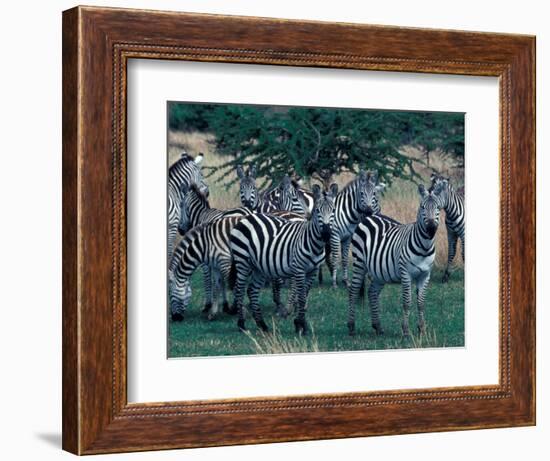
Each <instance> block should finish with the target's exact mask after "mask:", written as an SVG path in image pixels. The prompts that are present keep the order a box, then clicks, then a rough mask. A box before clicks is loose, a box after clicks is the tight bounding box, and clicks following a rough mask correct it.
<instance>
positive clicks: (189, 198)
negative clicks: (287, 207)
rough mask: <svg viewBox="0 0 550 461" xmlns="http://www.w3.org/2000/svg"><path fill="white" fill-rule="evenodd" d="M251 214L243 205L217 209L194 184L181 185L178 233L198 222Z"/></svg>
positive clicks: (185, 230) (187, 229) (196, 224)
mask: <svg viewBox="0 0 550 461" xmlns="http://www.w3.org/2000/svg"><path fill="white" fill-rule="evenodd" d="M250 214H253V212H252V211H251V210H249V209H248V208H245V207H240V208H230V209H228V210H219V209H217V208H211V207H210V203H209V202H208V198H207V197H206V196H205V195H204V194H203V193H202V192H201V191H200V190H199V189H198V188H197V187H196V186H195V185H191V186H190V187H187V186H185V185H184V186H182V188H181V204H180V219H179V224H178V230H179V233H180V234H182V235H184V234H185V233H186V232H187V231H189V230H190V229H192V228H193V227H195V226H198V225H199V224H206V223H209V222H212V221H215V220H217V219H220V218H227V217H230V216H248V215H250Z"/></svg>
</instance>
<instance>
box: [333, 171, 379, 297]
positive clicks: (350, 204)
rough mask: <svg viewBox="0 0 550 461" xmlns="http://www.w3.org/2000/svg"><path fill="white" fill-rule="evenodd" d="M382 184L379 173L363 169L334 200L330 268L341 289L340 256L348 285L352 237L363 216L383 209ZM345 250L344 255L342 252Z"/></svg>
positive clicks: (335, 286) (344, 277) (335, 282)
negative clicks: (381, 199) (380, 202)
mask: <svg viewBox="0 0 550 461" xmlns="http://www.w3.org/2000/svg"><path fill="white" fill-rule="evenodd" d="M384 187H385V185H384V184H378V172H377V171H374V172H370V171H369V172H365V171H364V170H361V171H360V172H359V175H358V176H357V178H356V179H355V180H353V181H351V182H350V183H349V184H348V185H346V186H345V187H344V188H343V189H342V190H341V191H340V192H339V193H338V195H337V196H336V200H335V201H334V226H333V228H332V231H331V234H330V257H329V265H328V266H329V269H330V272H331V275H332V287H333V288H337V286H338V284H337V271H338V257H339V256H341V263H342V281H343V282H344V285H345V286H347V285H348V258H349V246H350V244H351V236H352V235H353V233H354V232H355V229H356V227H357V225H358V224H359V221H360V220H361V216H362V215H367V216H370V215H373V214H378V213H379V212H380V204H379V203H378V194H379V193H380V192H381V191H383V190H384ZM340 253H341V255H340Z"/></svg>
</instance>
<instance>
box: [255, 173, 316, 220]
mask: <svg viewBox="0 0 550 461" xmlns="http://www.w3.org/2000/svg"><path fill="white" fill-rule="evenodd" d="M261 199H262V201H264V202H268V203H272V204H274V206H275V207H276V208H277V209H279V210H286V211H292V212H294V213H300V214H303V215H304V216H308V215H310V214H311V211H312V210H313V202H314V198H313V194H312V192H310V191H308V190H306V189H303V188H302V187H301V186H300V184H299V183H298V181H295V180H293V179H290V176H288V175H285V176H284V177H283V179H282V180H281V182H280V184H279V185H278V186H277V187H272V188H271V189H269V190H267V191H266V192H264V193H263V194H262V196H261Z"/></svg>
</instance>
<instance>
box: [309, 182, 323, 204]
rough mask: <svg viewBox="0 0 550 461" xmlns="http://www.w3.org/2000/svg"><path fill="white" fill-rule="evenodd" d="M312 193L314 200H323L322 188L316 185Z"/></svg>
mask: <svg viewBox="0 0 550 461" xmlns="http://www.w3.org/2000/svg"><path fill="white" fill-rule="evenodd" d="M311 191H312V192H313V200H315V201H316V202H317V201H318V200H319V199H320V198H321V186H319V184H314V185H313V188H312V189H311Z"/></svg>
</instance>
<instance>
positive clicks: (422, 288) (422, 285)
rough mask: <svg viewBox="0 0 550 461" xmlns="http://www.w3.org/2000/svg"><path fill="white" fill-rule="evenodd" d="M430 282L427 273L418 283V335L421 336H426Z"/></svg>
mask: <svg viewBox="0 0 550 461" xmlns="http://www.w3.org/2000/svg"><path fill="white" fill-rule="evenodd" d="M429 281H430V273H429V272H427V273H426V275H424V276H422V277H420V278H419V279H418V280H417V281H416V296H417V303H418V333H419V334H421V335H425V334H426V321H425V319H424V301H425V297H426V288H428V283H429Z"/></svg>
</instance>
